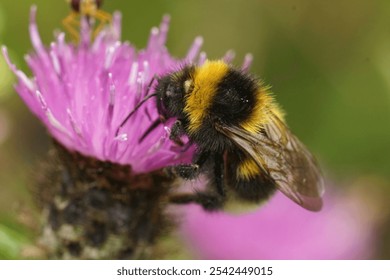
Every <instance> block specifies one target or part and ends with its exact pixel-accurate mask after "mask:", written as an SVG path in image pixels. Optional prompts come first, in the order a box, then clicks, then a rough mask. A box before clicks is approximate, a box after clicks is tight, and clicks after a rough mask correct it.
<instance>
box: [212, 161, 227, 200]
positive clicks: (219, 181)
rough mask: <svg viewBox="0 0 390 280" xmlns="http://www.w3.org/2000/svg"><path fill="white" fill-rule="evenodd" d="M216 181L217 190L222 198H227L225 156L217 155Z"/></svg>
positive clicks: (215, 165)
mask: <svg viewBox="0 0 390 280" xmlns="http://www.w3.org/2000/svg"><path fill="white" fill-rule="evenodd" d="M214 176H215V178H214V180H215V182H214V183H215V188H216V191H217V193H218V195H220V196H221V197H225V195H226V193H225V180H224V161H223V154H216V155H215V156H214Z"/></svg>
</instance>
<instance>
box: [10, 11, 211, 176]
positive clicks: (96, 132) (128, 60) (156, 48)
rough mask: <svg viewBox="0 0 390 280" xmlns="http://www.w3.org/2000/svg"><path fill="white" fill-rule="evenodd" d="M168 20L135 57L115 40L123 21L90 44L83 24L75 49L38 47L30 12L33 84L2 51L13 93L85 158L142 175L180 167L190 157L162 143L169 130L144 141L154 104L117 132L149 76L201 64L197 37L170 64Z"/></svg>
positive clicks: (58, 42)
mask: <svg viewBox="0 0 390 280" xmlns="http://www.w3.org/2000/svg"><path fill="white" fill-rule="evenodd" d="M168 27H169V17H167V16H165V17H164V18H163V20H162V23H161V25H160V27H159V28H156V27H155V28H152V30H151V34H150V37H149V41H148V44H147V46H146V48H145V49H143V50H139V51H137V50H136V49H135V47H134V46H132V45H131V44H130V43H128V42H121V41H120V33H121V16H120V14H119V13H116V14H115V15H114V17H113V23H112V26H111V27H110V28H107V29H105V30H103V31H102V32H100V33H99V35H98V36H97V37H96V38H95V40H93V41H92V42H91V41H90V35H91V31H92V30H91V28H90V27H89V25H88V23H87V22H86V21H82V23H81V32H80V38H81V39H80V43H79V44H78V45H74V44H70V43H67V42H66V41H65V35H64V33H59V34H57V36H56V39H55V41H54V42H52V43H51V44H50V46H49V47H45V46H44V45H43V43H42V41H41V38H40V36H39V33H38V29H37V24H36V8H35V7H33V8H32V9H31V15H30V27H29V30H30V36H31V41H32V44H33V47H34V52H32V53H31V54H29V55H27V56H26V61H27V63H28V65H29V67H30V68H31V70H32V73H33V78H29V77H27V76H26V75H25V74H24V73H23V72H22V71H20V70H18V69H17V68H16V66H15V65H13V64H12V63H11V62H10V60H9V58H8V54H7V50H6V48H5V47H3V54H4V56H5V58H6V60H7V63H8V65H9V66H10V68H11V70H12V71H13V72H14V74H15V75H16V76H17V77H18V80H19V82H18V84H17V86H16V90H17V92H18V93H19V95H20V96H21V98H22V99H23V101H24V102H25V103H26V104H27V106H28V107H29V109H30V110H31V111H32V112H33V113H34V114H35V115H36V116H37V117H38V118H39V119H40V120H41V121H42V122H43V124H44V125H45V126H46V128H47V129H48V131H49V133H50V134H51V135H52V136H53V137H54V138H55V139H56V140H57V141H58V142H59V143H61V144H62V145H63V146H65V147H66V148H67V149H69V150H71V151H77V152H80V153H81V154H84V155H86V156H92V157H95V158H97V159H99V160H103V161H111V162H114V163H119V164H130V165H131V166H132V169H133V170H134V171H135V172H147V171H150V170H154V169H157V168H160V167H163V166H166V165H168V164H174V163H177V162H178V161H185V160H189V159H190V156H191V152H190V151H189V152H187V153H180V152H178V151H177V147H175V144H174V143H172V142H171V141H169V140H167V130H168V129H167V127H164V125H160V126H158V127H157V128H156V129H154V130H153V131H152V132H151V133H149V134H148V136H147V137H146V138H145V139H144V140H143V141H141V142H139V139H140V137H141V135H142V134H143V133H144V132H145V130H146V129H147V128H148V127H150V125H151V124H152V123H153V122H154V121H156V120H157V119H158V112H157V110H156V106H155V102H154V100H149V101H148V102H146V103H145V104H144V105H143V106H142V108H140V109H139V110H138V111H137V112H136V113H135V114H134V115H133V116H132V117H131V118H130V119H129V120H128V122H127V123H126V124H125V125H124V126H123V127H122V128H121V129H120V133H119V134H118V135H117V134H116V131H117V129H118V127H119V126H120V124H121V122H122V121H123V120H124V119H125V117H126V116H127V115H128V113H129V112H130V111H131V110H132V109H133V108H134V107H135V106H136V105H137V104H138V103H139V102H140V100H142V99H143V98H144V97H145V95H147V94H148V93H150V92H149V91H153V87H151V89H150V88H148V85H149V84H150V81H151V80H152V79H153V77H154V76H156V75H157V76H160V75H164V74H165V73H167V72H169V71H172V70H175V69H177V68H178V67H180V66H181V65H183V64H185V63H194V64H196V63H203V61H204V60H205V59H206V56H205V54H204V53H201V54H200V55H199V50H200V47H201V45H202V38H200V37H198V38H196V39H195V41H194V43H193V45H192V46H191V47H190V49H189V51H188V54H187V56H186V57H185V58H183V59H175V58H173V57H172V56H171V55H170V54H169V52H168V51H167V49H166V46H165V42H166V39H167V32H168Z"/></svg>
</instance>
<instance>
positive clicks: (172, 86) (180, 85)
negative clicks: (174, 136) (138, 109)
mask: <svg viewBox="0 0 390 280" xmlns="http://www.w3.org/2000/svg"><path fill="white" fill-rule="evenodd" d="M191 69H192V67H186V68H184V69H183V70H181V71H178V72H174V73H172V74H168V75H166V76H163V77H162V78H160V79H159V81H158V83H157V86H156V91H155V93H156V95H157V108H158V111H159V113H160V114H161V115H162V116H163V117H165V118H166V119H168V118H172V117H176V118H181V117H183V115H184V112H183V109H184V106H185V96H186V95H187V94H188V93H189V91H190V89H189V88H190V83H191V82H190V81H191V78H190V77H191V71H192V70H191Z"/></svg>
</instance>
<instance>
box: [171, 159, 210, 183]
mask: <svg viewBox="0 0 390 280" xmlns="http://www.w3.org/2000/svg"><path fill="white" fill-rule="evenodd" d="M209 156H210V153H209V152H203V153H200V154H199V155H198V156H197V159H196V160H195V162H194V163H188V164H186V163H185V164H178V165H174V166H168V167H166V168H165V170H166V172H167V174H168V175H170V176H174V177H176V176H178V177H181V178H183V179H186V180H191V179H194V178H196V177H197V176H198V175H199V171H200V168H201V167H202V165H203V164H204V163H205V162H206V161H207V160H208V158H209Z"/></svg>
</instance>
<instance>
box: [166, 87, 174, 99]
mask: <svg viewBox="0 0 390 280" xmlns="http://www.w3.org/2000/svg"><path fill="white" fill-rule="evenodd" d="M174 95H175V88H174V87H173V86H172V85H168V86H167V89H166V91H165V96H166V97H173V96H174Z"/></svg>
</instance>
